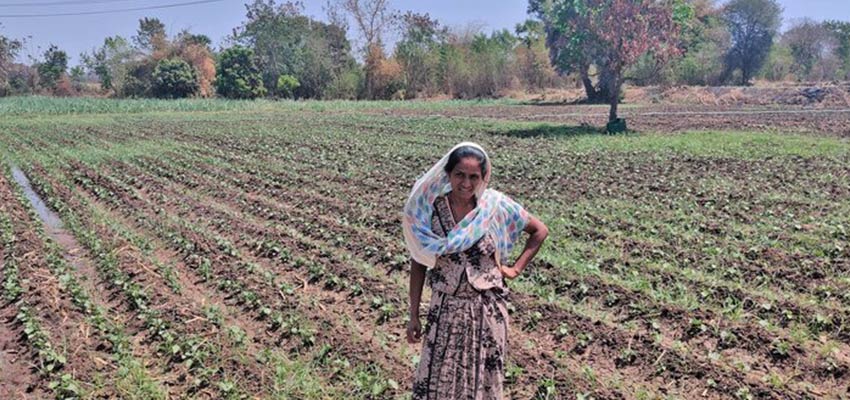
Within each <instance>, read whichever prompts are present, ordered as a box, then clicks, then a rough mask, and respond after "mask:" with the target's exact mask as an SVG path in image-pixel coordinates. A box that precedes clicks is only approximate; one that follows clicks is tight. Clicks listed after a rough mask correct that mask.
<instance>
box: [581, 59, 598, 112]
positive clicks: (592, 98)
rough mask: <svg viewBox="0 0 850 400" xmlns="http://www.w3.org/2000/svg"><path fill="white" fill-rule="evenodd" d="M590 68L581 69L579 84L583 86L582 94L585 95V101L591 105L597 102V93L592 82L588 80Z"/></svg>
mask: <svg viewBox="0 0 850 400" xmlns="http://www.w3.org/2000/svg"><path fill="white" fill-rule="evenodd" d="M589 70H590V66H582V67H581V71H580V73H581V83H582V84H583V85H584V93H585V94H586V95H587V101H588V102H589V103H593V102H596V101H598V99H599V93H598V92H597V91H596V88H595V87H593V81H591V80H590V72H589Z"/></svg>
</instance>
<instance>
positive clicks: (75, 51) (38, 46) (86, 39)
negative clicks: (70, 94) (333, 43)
mask: <svg viewBox="0 0 850 400" xmlns="http://www.w3.org/2000/svg"><path fill="white" fill-rule="evenodd" d="M190 1H192V0H34V1H26V0H0V34H2V35H5V36H8V37H12V38H19V39H20V38H25V39H26V40H27V45H26V47H25V49H24V51H23V54H22V56H23V57H22V61H27V60H26V56H27V55H29V56H35V57H40V56H41V54H42V53H43V51H44V49H45V48H46V47H47V46H48V45H49V44H50V43H54V44H56V45H58V46H59V47H60V48H61V49H63V50H65V51H67V52H68V55H69V56H70V57H71V65H76V64H77V63H78V61H79V54H80V52H83V51H90V50H91V49H92V48H94V47H97V46H100V45H101V44H102V43H103V39H104V38H105V37H106V36H112V35H121V36H124V37H125V38H128V39H129V38H130V37H131V36H132V35H133V34H134V33H135V31H136V27H137V26H138V20H139V18H141V17H145V16H147V17H157V18H159V19H160V20H162V22H164V23H165V25H166V27H167V29H168V33H169V34H174V33H176V32H178V31H180V30H182V29H186V28H187V29H189V30H190V31H192V32H194V33H202V34H205V35H207V36H209V37H210V38H211V39H212V40H213V42H214V45H215V47H218V45H219V44H221V43H222V41H223V40H224V39H225V38H226V36H227V35H229V34H230V33H231V32H232V30H233V28H235V27H237V26H239V25H240V24H241V23H242V21H244V20H245V5H244V4H245V3H246V1H247V0H222V1H220V2H215V3H203V4H194V5H188V6H183V7H174V8H166V9H158V10H146V11H128V12H120V13H114V14H103V15H78V16H56V17H35V18H12V17H9V16H11V15H20V14H30V15H31V14H57V13H75V12H90V11H106V10H116V9H126V8H140V7H149V6H158V5H168V4H176V3H186V2H190ZM278 2H281V1H280V0H278ZM39 3H51V4H49V5H42V6H34V5H35V4H39ZM57 3H61V4H57ZM303 3H304V5H305V8H306V13H307V14H308V15H311V16H314V17H317V18H318V19H325V17H324V16H325V13H324V11H323V5H324V4H325V3H326V0H305V1H303ZM779 3H781V4H782V6H783V7H784V8H785V14H784V18H785V21H786V23H787V22H788V21H791V20H794V19H797V18H802V17H810V18H813V19H815V20H823V19H840V20H850V0H779ZM21 4H28V6H22V5H21ZM390 4H391V6H392V8H393V9H396V10H401V11H406V10H412V11H416V12H420V13H429V14H431V16H433V17H435V18H437V19H438V20H439V21H440V22H441V23H442V24H443V25H447V26H451V27H460V26H464V25H467V24H469V23H477V24H480V26H482V27H483V28H484V30H485V31H487V32H489V31H492V30H495V29H502V28H508V29H513V27H514V26H515V25H516V24H517V23H519V22H521V21H523V20H524V19H525V18H526V7H527V5H528V1H527V0H419V1H414V0H390ZM351 34H352V35H354V34H355V32H353V31H352V32H351Z"/></svg>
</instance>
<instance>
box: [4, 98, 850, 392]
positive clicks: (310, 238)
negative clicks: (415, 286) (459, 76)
mask: <svg viewBox="0 0 850 400" xmlns="http://www.w3.org/2000/svg"><path fill="white" fill-rule="evenodd" d="M671 107H672V106H665V107H661V106H646V107H631V108H630V107H625V108H624V109H623V112H624V113H625V114H628V113H630V112H632V113H639V112H644V113H655V112H659V113H663V112H665V110H666V111H670V110H671V109H672V108H671ZM678 110H679V111H682V110H684V109H678ZM691 111H694V110H693V109H691ZM696 111H701V112H706V111H711V110H710V109H708V108H705V107H703V108H700V109H698V110H696ZM605 112H606V110H605V109H604V108H600V107H595V106H565V105H559V106H531V105H524V104H520V103H518V102H515V101H484V102H458V101H451V102H419V103H375V102H362V103H346V102H330V103H321V102H303V103H302V102H280V103H278V102H267V101H263V102H257V103H250V102H228V101H179V102H165V101H149V100H139V101H113V100H80V99H71V100H56V99H39V98H30V99H4V100H2V101H0V117H2V118H0V152H2V155H3V157H4V159H5V160H4V161H5V162H4V163H3V167H2V171H3V173H2V174H0V198H2V201H0V239H2V241H3V246H2V259H3V264H2V268H0V287H1V288H2V289H0V294H2V297H3V299H2V301H1V302H0V304H2V306H1V307H0V315H2V317H3V318H2V319H0V321H2V325H0V348H2V349H3V353H0V366H2V367H3V368H2V371H3V372H0V397H2V398H8V397H9V396H16V395H17V394H18V393H21V392H29V396H30V397H31V398H45V397H69V396H71V395H73V394H79V395H81V396H82V397H85V398H101V397H124V398H153V399H164V398H183V397H190V398H277V399H326V398H327V399H339V398H355V399H385V398H387V399H389V398H405V397H409V396H408V395H407V393H408V391H409V385H410V381H411V378H412V372H413V368H414V366H415V363H416V362H417V359H418V358H417V354H418V352H419V348H418V347H413V346H409V345H407V344H406V341H405V340H404V326H405V324H406V315H407V312H406V310H407V279H408V275H407V268H406V265H407V257H406V252H405V250H404V247H403V243H402V239H401V230H400V218H399V216H400V211H401V207H402V204H403V202H404V200H405V198H406V196H407V194H408V192H409V189H410V187H411V185H412V183H413V182H414V181H415V179H416V178H417V177H418V175H420V174H421V173H422V172H423V171H424V170H425V169H427V168H428V167H430V166H431V165H432V164H433V163H434V162H435V161H436V160H437V159H438V158H439V157H441V156H442V155H443V154H444V153H445V151H447V150H448V149H449V148H451V147H452V146H453V145H454V144H456V143H458V142H460V141H464V140H471V141H475V142H478V143H480V144H481V145H482V146H484V147H485V149H487V150H488V151H489V152H490V154H491V156H492V157H493V166H494V172H493V174H494V177H493V180H492V186H493V187H495V188H497V189H499V190H502V191H504V192H507V193H509V194H510V195H511V196H512V197H514V198H515V199H517V200H518V201H519V202H520V203H522V204H524V205H525V206H526V208H527V209H528V210H529V211H530V212H532V213H534V214H536V215H538V216H539V217H540V218H541V219H542V220H543V221H544V222H546V223H547V224H548V225H549V227H550V230H551V234H550V238H549V240H548V242H547V243H546V244H545V246H544V248H543V250H541V253H540V255H539V256H538V258H537V259H536V260H535V263H533V264H532V265H531V266H529V267H528V269H527V270H526V271H527V272H526V273H525V275H523V276H522V277H521V278H520V279H518V280H517V281H514V282H511V283H510V286H511V289H512V291H513V293H512V295H511V296H512V297H511V302H512V307H511V312H512V321H511V324H512V325H511V334H510V336H509V343H510V360H509V367H508V371H507V373H508V374H507V385H508V390H509V392H510V394H511V398H515V399H530V398H536V399H572V398H596V399H603V398H629V399H631V398H639V399H648V398H666V397H671V398H676V397H683V398H695V397H697V396H700V397H701V396H705V397H707V398H729V397H736V398H741V399H747V398H806V397H824V398H840V397H842V396H846V395H847V394H848V391H850V383H848V382H850V370H848V368H850V275H848V271H850V244H848V242H850V240H848V235H849V234H848V232H850V218H848V215H850V140H848V139H847V138H846V137H843V136H845V135H844V133H842V132H841V130H840V129H836V130H829V129H821V128H818V126H819V125H818V124H819V123H823V121H822V120H819V119H817V118H814V117H812V118H810V117H809V116H808V114H806V116H804V117H801V118H803V119H800V118H793V117H787V116H784V117H781V118H782V120H783V121H791V122H788V123H787V124H777V125H770V124H769V123H768V124H767V125H768V126H763V125H758V124H756V125H753V124H749V123H747V122H746V121H749V120H745V119H734V118H739V117H733V119H723V120H722V121H720V122H717V121H715V122H716V123H715V124H714V125H712V122H711V120H714V119H715V118H716V117H711V118H709V119H711V120H709V119H699V118H697V117H688V116H680V117H679V118H675V119H676V120H677V121H678V120H681V121H692V122H693V121H696V122H693V123H691V124H688V123H682V124H681V125H676V126H675V127H673V128H671V129H664V126H660V124H662V122H663V121H665V120H663V119H660V120H659V121H662V122H658V121H655V122H653V121H654V119H653V118H651V116H652V115H645V116H642V117H637V116H636V117H635V118H634V120H633V121H634V123H632V122H630V124H632V126H633V127H635V128H636V129H638V130H639V133H632V134H626V135H619V136H609V135H604V134H600V133H598V131H597V130H596V129H595V128H592V127H590V126H582V125H581V123H582V122H585V123H589V124H596V122H597V120H598V118H599V116H600V115H601V116H604V115H605ZM558 113H562V114H567V113H569V114H575V115H572V116H568V117H559V116H558ZM830 115H831V116H830V117H828V118H837V119H838V120H840V119H841V118H844V119H848V118H847V115H844V114H840V113H836V114H830ZM659 118H660V117H659ZM667 118H670V117H667ZM740 118H749V117H740ZM753 118H760V119H762V120H763V118H767V117H763V116H762V117H753ZM721 119H722V118H721ZM736 121H737V122H736ZM742 121H743V122H742ZM800 121H802V122H800ZM829 121H833V120H829ZM836 123H839V122H836ZM671 124H672V122H671ZM745 126H746V127H748V128H746V130H744V128H736V127H745ZM730 129H731V130H730ZM692 130H698V131H692ZM721 130H722V131H721ZM13 166H14V167H13ZM13 168H16V169H19V170H20V172H22V173H23V175H25V177H26V178H27V179H28V180H29V182H30V183H31V185H32V188H33V189H34V191H35V192H36V193H37V194H38V196H40V197H41V198H42V199H43V200H44V201H45V203H46V204H47V206H48V208H49V209H51V210H53V211H55V213H56V214H57V216H58V217H59V218H61V220H62V227H56V226H53V225H47V226H45V225H43V223H42V217H41V216H40V215H39V213H38V212H36V210H35V209H34V208H32V206H31V202H30V201H29V199H28V196H27V193H25V192H24V191H23V190H22V189H21V187H20V186H19V185H18V184H17V183H16V178H17V180H18V181H21V180H22V176H20V175H19V176H14V175H15V174H14V172H16V171H14V170H13ZM30 197H32V196H31V195H30ZM39 211H42V213H44V212H45V211H43V210H39ZM426 296H427V295H426ZM581 396H584V397H581Z"/></svg>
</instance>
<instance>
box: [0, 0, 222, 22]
mask: <svg viewBox="0 0 850 400" xmlns="http://www.w3.org/2000/svg"><path fill="white" fill-rule="evenodd" d="M221 1H224V0H198V1H189V2H185V3H172V4H162V5H158V6H147V7H136V8H120V9H116V10H101V11H81V12H67V13H51V14H7V15H2V14H0V18H40V17H67V16H74V15H97V14H114V13H120V12H128V11H144V10H157V9H161V8H174V7H183V6H191V5H197V4H207V3H218V2H221Z"/></svg>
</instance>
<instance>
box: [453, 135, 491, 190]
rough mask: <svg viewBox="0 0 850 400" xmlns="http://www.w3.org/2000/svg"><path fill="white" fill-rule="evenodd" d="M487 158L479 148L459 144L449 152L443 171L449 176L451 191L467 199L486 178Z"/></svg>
mask: <svg viewBox="0 0 850 400" xmlns="http://www.w3.org/2000/svg"><path fill="white" fill-rule="evenodd" d="M488 168H489V160H487V156H486V155H485V154H484V152H483V151H481V150H480V149H479V148H477V147H474V146H460V147H458V148H456V149H454V151H452V152H451V154H449V159H448V161H446V167H445V172H446V175H448V176H449V182H451V185H452V192H454V193H455V194H456V195H460V196H461V197H462V198H465V199H468V198H472V197H473V196H475V191H476V189H478V187H479V186H480V185H481V183H482V182H483V181H484V180H485V179H486V178H487V170H488Z"/></svg>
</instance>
